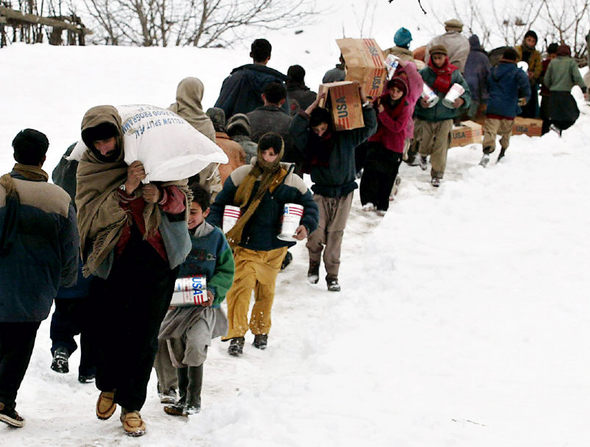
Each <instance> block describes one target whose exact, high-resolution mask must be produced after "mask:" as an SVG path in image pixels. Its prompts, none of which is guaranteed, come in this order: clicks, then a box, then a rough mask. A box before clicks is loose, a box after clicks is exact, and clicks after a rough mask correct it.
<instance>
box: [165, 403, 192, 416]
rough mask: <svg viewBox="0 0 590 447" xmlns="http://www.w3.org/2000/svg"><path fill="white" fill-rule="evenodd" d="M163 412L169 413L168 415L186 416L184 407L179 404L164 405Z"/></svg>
mask: <svg viewBox="0 0 590 447" xmlns="http://www.w3.org/2000/svg"><path fill="white" fill-rule="evenodd" d="M164 413H166V414H169V415H170V416H183V417H187V416H188V414H187V412H186V407H185V406H184V405H181V404H174V405H166V406H165V407H164Z"/></svg>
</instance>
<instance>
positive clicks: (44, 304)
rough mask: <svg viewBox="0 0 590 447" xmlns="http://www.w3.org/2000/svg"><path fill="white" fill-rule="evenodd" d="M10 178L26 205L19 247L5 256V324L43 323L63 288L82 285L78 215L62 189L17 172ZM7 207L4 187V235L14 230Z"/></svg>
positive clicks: (20, 208)
mask: <svg viewBox="0 0 590 447" xmlns="http://www.w3.org/2000/svg"><path fill="white" fill-rule="evenodd" d="M10 176H11V177H12V178H13V179H14V182H15V184H16V192H17V193H18V197H19V199H20V200H19V202H20V203H17V204H16V207H17V208H16V210H17V214H16V221H15V225H16V234H15V235H14V237H12V242H13V245H12V247H11V248H10V250H9V252H8V253H7V254H6V255H5V256H0V322H34V321H42V320H44V319H45V318H47V316H48V315H49V311H50V309H51V304H52V302H53V298H55V296H56V294H57V290H58V288H59V287H60V286H61V285H63V286H72V285H74V283H75V282H76V277H77V273H78V258H79V244H80V241H79V238H78V231H77V224H76V212H75V211H74V207H73V206H72V205H71V203H70V202H71V199H70V196H69V195H68V194H67V193H66V192H65V191H64V190H63V189H62V188H60V187H59V186H56V185H52V184H48V183H46V182H44V181H35V180H30V179H27V178H25V177H24V176H23V175H21V174H19V173H17V172H15V171H13V172H11V173H10ZM7 203H8V202H7V194H6V191H5V189H4V188H3V187H1V186H0V234H1V233H2V231H3V230H4V226H5V225H9V224H10V222H9V221H10V219H9V218H7V216H8V215H9V210H8V206H7ZM10 206H12V205H10Z"/></svg>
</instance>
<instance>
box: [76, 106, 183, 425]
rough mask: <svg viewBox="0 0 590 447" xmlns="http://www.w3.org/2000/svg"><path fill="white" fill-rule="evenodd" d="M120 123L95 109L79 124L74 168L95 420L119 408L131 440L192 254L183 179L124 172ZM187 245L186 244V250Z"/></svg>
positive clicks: (133, 168)
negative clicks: (153, 179)
mask: <svg viewBox="0 0 590 447" xmlns="http://www.w3.org/2000/svg"><path fill="white" fill-rule="evenodd" d="M121 128H122V126H121V117H120V116H119V113H118V112H117V110H116V109H115V108H114V107H113V106H97V107H93V108H91V109H90V110H88V111H87V112H86V114H85V115H84V118H83V120H82V140H83V141H84V143H85V144H86V146H87V147H88V148H89V149H88V150H87V151H86V152H85V153H84V155H83V156H82V159H81V160H80V162H79V165H78V171H77V193H76V205H77V208H78V228H79V232H80V239H81V247H80V248H81V254H82V259H83V261H84V268H83V273H84V275H85V276H88V275H94V276H96V278H95V280H94V281H93V282H92V286H91V289H90V293H89V299H90V302H91V309H92V312H93V315H94V318H93V320H94V322H95V323H94V325H93V326H94V327H93V328H92V333H93V338H94V340H95V343H96V348H97V349H96V350H97V371H96V386H97V388H98V389H99V390H100V391H101V393H100V396H99V398H98V401H97V403H96V415H97V417H98V418H99V419H108V418H110V417H111V416H112V415H113V413H114V412H115V410H116V407H117V404H119V405H121V422H122V424H123V428H124V430H125V432H126V433H127V434H129V435H131V436H141V435H143V434H144V433H145V423H144V422H143V420H142V419H141V415H140V413H139V410H140V409H141V407H142V406H143V404H144V402H145V398H146V389H147V384H148V381H149V378H150V372H151V368H152V365H153V362H154V356H155V353H156V347H157V335H158V330H159V327H160V323H161V322H162V319H163V317H164V315H165V313H166V310H167V308H168V305H169V303H170V299H171V297H172V293H173V290H174V282H175V279H176V276H177V272H178V265H179V264H180V263H181V262H182V261H183V260H184V258H185V257H186V255H187V253H188V250H190V239H189V237H188V227H187V224H186V204H187V203H190V200H189V199H188V197H187V191H188V189H187V187H186V180H183V181H179V182H168V183H162V184H155V183H148V184H142V183H141V181H142V180H143V179H144V178H145V176H146V173H145V170H144V167H143V164H142V163H141V162H140V161H134V162H133V163H131V165H129V166H127V164H125V162H124V147H123V139H122V132H121ZM187 243H188V246H187V245H186V244H187Z"/></svg>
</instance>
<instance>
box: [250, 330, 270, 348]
mask: <svg viewBox="0 0 590 447" xmlns="http://www.w3.org/2000/svg"><path fill="white" fill-rule="evenodd" d="M252 344H253V345H254V347H255V348H258V349H266V346H267V345H268V335H267V334H256V335H254V342H253V343H252Z"/></svg>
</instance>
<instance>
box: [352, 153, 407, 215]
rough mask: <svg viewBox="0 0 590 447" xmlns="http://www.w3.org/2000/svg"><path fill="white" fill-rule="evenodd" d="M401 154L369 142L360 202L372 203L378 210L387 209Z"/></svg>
mask: <svg viewBox="0 0 590 447" xmlns="http://www.w3.org/2000/svg"><path fill="white" fill-rule="evenodd" d="M402 156H403V154H401V153H398V152H393V151H390V150H389V149H385V148H384V147H383V146H381V145H380V144H375V143H371V146H370V147H369V149H368V151H367V158H366V161H365V169H364V171H363V176H362V178H361V187H360V194H361V203H362V204H363V205H365V204H366V203H369V202H370V203H372V204H373V205H375V206H376V207H377V209H378V210H383V211H387V209H388V208H389V195H390V194H391V188H392V187H393V183H394V182H395V178H396V177H397V173H398V171H399V165H400V164H401V162H402Z"/></svg>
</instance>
